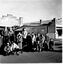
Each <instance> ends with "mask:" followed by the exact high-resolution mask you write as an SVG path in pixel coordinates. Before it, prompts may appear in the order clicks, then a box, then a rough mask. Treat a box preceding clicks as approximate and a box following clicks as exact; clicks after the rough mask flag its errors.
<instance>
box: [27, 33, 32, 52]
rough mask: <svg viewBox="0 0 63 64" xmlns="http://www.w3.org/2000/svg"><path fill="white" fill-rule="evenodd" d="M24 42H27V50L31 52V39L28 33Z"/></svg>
mask: <svg viewBox="0 0 63 64" xmlns="http://www.w3.org/2000/svg"><path fill="white" fill-rule="evenodd" d="M26 40H27V45H28V50H29V51H32V38H31V35H30V33H28V35H27V38H26Z"/></svg>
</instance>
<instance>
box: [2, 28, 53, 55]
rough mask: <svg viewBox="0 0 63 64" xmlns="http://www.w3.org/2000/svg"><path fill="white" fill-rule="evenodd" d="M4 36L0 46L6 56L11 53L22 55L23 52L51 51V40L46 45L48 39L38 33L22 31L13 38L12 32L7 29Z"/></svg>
mask: <svg viewBox="0 0 63 64" xmlns="http://www.w3.org/2000/svg"><path fill="white" fill-rule="evenodd" d="M6 34H7V35H6ZM6 34H5V35H4V38H3V46H2V48H3V50H4V52H5V54H6V55H8V54H11V53H12V54H17V55H19V54H21V53H23V51H24V50H26V51H40V52H41V51H42V50H43V49H44V50H48V49H49V48H50V49H53V48H52V46H53V39H50V41H49V43H48V41H47V38H48V37H46V36H45V35H43V34H40V33H38V34H35V33H34V32H32V33H28V32H27V31H26V29H23V30H22V31H19V32H18V34H17V35H16V36H15V34H14V32H13V31H11V30H10V29H8V32H7V31H6Z"/></svg>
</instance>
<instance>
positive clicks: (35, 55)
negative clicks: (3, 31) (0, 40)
mask: <svg viewBox="0 0 63 64" xmlns="http://www.w3.org/2000/svg"><path fill="white" fill-rule="evenodd" d="M61 62H62V52H52V51H42V52H23V53H22V54H21V55H9V56H2V55H0V63H61Z"/></svg>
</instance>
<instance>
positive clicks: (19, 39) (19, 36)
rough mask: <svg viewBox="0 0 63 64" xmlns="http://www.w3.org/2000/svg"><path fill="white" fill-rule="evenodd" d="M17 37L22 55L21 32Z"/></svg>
mask: <svg viewBox="0 0 63 64" xmlns="http://www.w3.org/2000/svg"><path fill="white" fill-rule="evenodd" d="M17 37H18V46H19V49H20V52H21V53H22V52H23V51H22V42H23V39H22V33H20V32H19V33H18V35H17Z"/></svg>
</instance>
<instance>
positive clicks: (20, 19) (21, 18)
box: [19, 17, 23, 25]
mask: <svg viewBox="0 0 63 64" xmlns="http://www.w3.org/2000/svg"><path fill="white" fill-rule="evenodd" d="M22 22H23V17H19V25H21V24H22Z"/></svg>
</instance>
